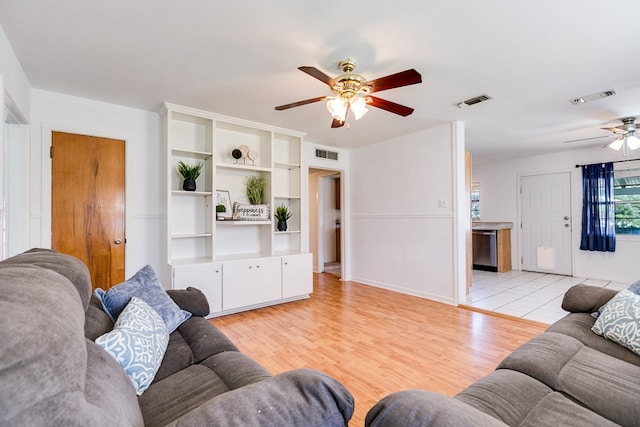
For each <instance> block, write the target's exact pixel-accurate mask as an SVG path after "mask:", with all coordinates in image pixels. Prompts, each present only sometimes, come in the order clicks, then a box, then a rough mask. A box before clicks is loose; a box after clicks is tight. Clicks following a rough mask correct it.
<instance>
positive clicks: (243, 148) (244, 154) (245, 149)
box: [238, 145, 249, 159]
mask: <svg viewBox="0 0 640 427" xmlns="http://www.w3.org/2000/svg"><path fill="white" fill-rule="evenodd" d="M238 150H240V152H241V153H242V158H243V159H244V158H246V157H247V154H249V147H247V146H246V145H241V146H239V147H238Z"/></svg>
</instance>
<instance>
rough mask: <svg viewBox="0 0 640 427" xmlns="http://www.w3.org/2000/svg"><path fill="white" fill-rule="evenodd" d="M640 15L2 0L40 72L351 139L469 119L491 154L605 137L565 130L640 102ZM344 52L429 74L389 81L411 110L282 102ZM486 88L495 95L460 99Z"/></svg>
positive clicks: (107, 96)
mask: <svg viewBox="0 0 640 427" xmlns="http://www.w3.org/2000/svg"><path fill="white" fill-rule="evenodd" d="M639 16H640V2H639V1H637V0H625V1H620V0H610V1H607V2H604V1H601V0H562V1H551V0H542V1H538V2H524V1H518V2H516V1H510V0H483V1H477V0H451V1H445V0H442V1H399V2H398V1H396V2H390V1H382V0H378V1H371V0H369V1H364V0H352V1H348V2H343V1H333V0H327V1H324V2H307V1H300V0H280V1H258V0H244V1H224V2H222V1H211V0H183V1H170V0H135V1H131V0H111V1H106V2H95V1H87V0H56V1H44V0H0V25H1V26H2V28H3V30H4V32H5V33H6V35H7V37H8V39H9V41H10V43H11V45H12V46H13V48H14V50H15V52H16V55H17V56H18V59H19V60H20V62H21V64H22V66H23V68H24V70H25V72H26V74H27V76H28V78H29V80H30V82H31V84H32V86H33V87H34V88H39V89H44V90H49V91H55V92H62V93H66V94H70V95H75V96H80V97H86V98H91V99H96V100H101V101H106V102H111V103H116V104H121V105H127V106H132V107H137V108H142V109H147V110H155V111H157V110H158V109H159V107H160V105H161V103H162V101H168V102H172V103H176V104H182V105H187V106H191V107H195V108H200V109H204V110H208V111H213V112H217V113H221V114H227V115H231V116H236V117H241V118H245V119H249V120H255V121H259V122H263V123H269V124H273V125H277V126H282V127H287V128H291V129H296V130H301V131H304V132H307V134H308V136H307V140H310V141H313V142H317V143H322V144H326V145H330V146H335V147H343V148H352V147H359V146H363V145H366V144H371V143H375V142H378V141H380V140H385V139H389V138H393V137H395V136H399V135H403V134H408V133H412V132H416V131H419V130H422V129H425V128H428V127H432V126H435V125H439V124H441V123H444V122H448V121H453V120H459V121H462V122H464V123H465V125H466V141H467V147H468V148H469V149H470V150H471V151H473V152H474V155H480V156H497V155H505V154H508V155H512V154H513V155H518V154H520V155H522V154H524V153H536V152H548V151H553V150H566V149H574V148H584V147H588V146H597V145H601V144H602V140H590V141H585V142H582V143H574V144H563V141H565V140H569V139H576V138H586V137H594V136H603V135H607V132H605V131H603V130H601V129H600V127H601V126H611V125H617V124H618V123H617V122H616V120H617V119H619V118H622V117H626V116H640V55H639V54H638V49H637V43H638V40H640V25H638V17H639ZM346 58H353V59H355V60H356V61H357V63H358V65H357V69H356V72H358V73H360V74H362V75H364V76H365V77H366V78H368V79H375V78H378V77H382V76H385V75H388V74H392V73H395V72H398V71H402V70H405V69H408V68H415V69H416V70H418V71H419V72H420V73H421V74H422V78H423V83H422V84H419V85H415V86H408V87H404V88H398V89H393V90H389V91H384V92H379V93H377V95H378V96H379V97H381V98H385V99H388V100H390V101H393V102H397V103H400V104H405V105H408V106H411V107H414V108H415V112H414V113H413V115H411V116H409V117H406V118H403V117H399V116H395V115H393V114H390V113H388V112H385V111H382V110H378V109H375V108H370V111H369V113H368V114H367V115H366V116H365V117H364V118H362V119H361V120H359V121H353V122H352V123H350V126H349V127H346V126H345V127H344V128H340V129H330V123H331V118H330V116H329V113H328V112H327V110H326V108H325V106H324V105H323V104H324V103H315V104H310V105H306V106H302V107H298V108H295V109H291V110H287V111H275V110H274V107H275V106H276V105H281V104H286V103H289V102H294V101H298V100H302V99H308V98H313V97H317V96H322V95H329V94H330V93H329V91H328V88H327V86H325V85H324V84H323V83H321V82H320V81H318V80H316V79H314V78H312V77H310V76H308V75H306V74H304V73H302V72H300V71H298V70H297V67H298V66H300V65H309V66H314V67H317V68H319V69H321V70H323V71H324V72H325V73H327V74H329V75H331V76H335V75H338V74H340V70H339V69H338V63H339V62H340V61H341V60H344V59H346ZM611 89H613V90H615V91H616V93H617V94H616V95H615V96H612V97H609V98H604V99H598V100H595V101H591V102H588V103H584V104H580V105H571V104H570V102H569V100H571V99H574V98H578V97H581V96H585V95H590V94H593V93H596V92H601V91H605V90H611ZM481 94H488V95H490V96H491V97H493V99H491V100H490V101H487V102H484V103H481V104H477V105H475V106H471V107H466V108H464V109H460V108H457V107H456V106H454V104H456V103H458V102H460V101H463V100H465V99H467V98H471V97H475V96H478V95H481Z"/></svg>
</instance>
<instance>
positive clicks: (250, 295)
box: [222, 258, 282, 311]
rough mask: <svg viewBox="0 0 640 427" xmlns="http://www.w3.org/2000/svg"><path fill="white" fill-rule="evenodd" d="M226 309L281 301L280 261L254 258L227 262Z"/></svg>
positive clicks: (224, 305)
mask: <svg viewBox="0 0 640 427" xmlns="http://www.w3.org/2000/svg"><path fill="white" fill-rule="evenodd" d="M222 272H223V273H222V275H223V278H222V283H223V289H224V291H223V295H224V296H223V298H224V299H223V302H222V308H223V310H225V311H227V310H233V309H236V308H240V307H246V306H250V305H255V304H261V303H264V302H268V301H275V300H278V299H281V298H282V286H281V280H282V279H281V278H282V273H281V266H280V258H255V259H249V260H242V261H230V262H225V263H224V268H223V270H222Z"/></svg>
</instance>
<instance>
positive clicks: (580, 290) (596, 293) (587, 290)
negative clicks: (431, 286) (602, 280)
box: [562, 284, 618, 313]
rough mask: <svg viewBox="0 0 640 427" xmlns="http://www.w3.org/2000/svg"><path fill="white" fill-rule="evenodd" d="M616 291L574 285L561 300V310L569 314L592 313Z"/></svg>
mask: <svg viewBox="0 0 640 427" xmlns="http://www.w3.org/2000/svg"><path fill="white" fill-rule="evenodd" d="M617 293H618V291H616V290H613V289H607V288H601V287H599V286H590V285H582V284H579V285H574V286H572V287H571V288H569V290H567V292H565V294H564V297H563V298H562V309H563V310H566V311H568V312H571V313H592V312H594V311H597V310H598V309H599V308H600V307H602V306H603V305H604V304H606V303H607V301H609V300H610V299H611V298H613V297H614V296H615V295H616V294H617Z"/></svg>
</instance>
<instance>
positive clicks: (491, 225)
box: [471, 221, 513, 230]
mask: <svg viewBox="0 0 640 427" xmlns="http://www.w3.org/2000/svg"><path fill="white" fill-rule="evenodd" d="M511 228H513V223H512V222H496V221H473V222H472V223H471V229H472V230H506V229H511Z"/></svg>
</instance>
